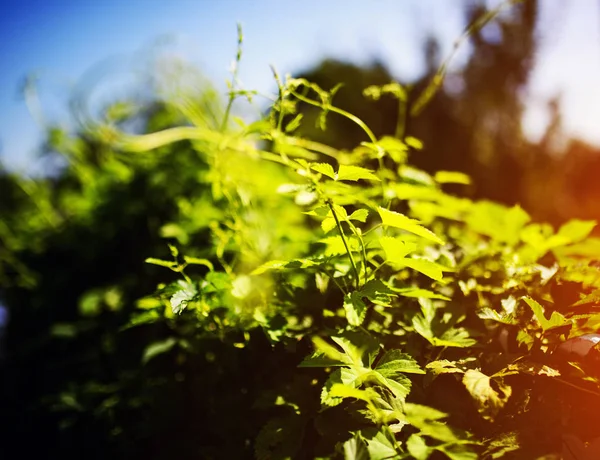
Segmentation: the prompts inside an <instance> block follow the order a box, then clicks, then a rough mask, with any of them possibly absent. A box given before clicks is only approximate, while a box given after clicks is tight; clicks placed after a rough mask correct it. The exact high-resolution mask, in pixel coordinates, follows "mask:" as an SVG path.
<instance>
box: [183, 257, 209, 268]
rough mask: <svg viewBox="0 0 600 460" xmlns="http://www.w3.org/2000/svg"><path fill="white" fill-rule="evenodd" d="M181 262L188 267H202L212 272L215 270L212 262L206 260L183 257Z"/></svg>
mask: <svg viewBox="0 0 600 460" xmlns="http://www.w3.org/2000/svg"><path fill="white" fill-rule="evenodd" d="M183 260H184V261H185V263H186V264H188V265H204V266H205V267H207V268H208V269H209V270H210V271H214V269H215V267H214V266H213V264H212V262H211V261H210V260H208V259H199V258H198V257H189V256H183Z"/></svg>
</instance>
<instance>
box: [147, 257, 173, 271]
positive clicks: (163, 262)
mask: <svg viewBox="0 0 600 460" xmlns="http://www.w3.org/2000/svg"><path fill="white" fill-rule="evenodd" d="M144 262H146V263H147V264H152V265H160V266H161V267H167V268H171V269H172V268H175V267H177V262H175V261H168V260H161V259H156V258H154V257H148V258H147V259H146V260H145V261H144Z"/></svg>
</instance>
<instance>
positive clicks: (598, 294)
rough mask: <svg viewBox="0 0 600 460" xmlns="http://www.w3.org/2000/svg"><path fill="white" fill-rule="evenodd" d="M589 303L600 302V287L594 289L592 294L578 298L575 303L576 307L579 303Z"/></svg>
mask: <svg viewBox="0 0 600 460" xmlns="http://www.w3.org/2000/svg"><path fill="white" fill-rule="evenodd" d="M588 303H600V289H596V290H595V291H592V292H591V293H590V294H588V295H586V296H585V297H584V298H583V299H581V300H578V301H577V302H575V303H574V304H573V306H574V307H576V306H579V305H585V304H588Z"/></svg>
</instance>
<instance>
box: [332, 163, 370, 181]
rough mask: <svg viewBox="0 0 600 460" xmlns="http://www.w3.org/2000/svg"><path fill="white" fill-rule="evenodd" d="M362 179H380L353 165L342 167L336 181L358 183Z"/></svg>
mask: <svg viewBox="0 0 600 460" xmlns="http://www.w3.org/2000/svg"><path fill="white" fill-rule="evenodd" d="M360 179H366V180H373V181H379V180H380V179H379V177H377V176H376V175H375V174H373V172H372V171H370V170H369V169H366V168H361V167H360V166H352V165H340V169H339V171H338V172H337V175H336V180H351V181H357V180H360Z"/></svg>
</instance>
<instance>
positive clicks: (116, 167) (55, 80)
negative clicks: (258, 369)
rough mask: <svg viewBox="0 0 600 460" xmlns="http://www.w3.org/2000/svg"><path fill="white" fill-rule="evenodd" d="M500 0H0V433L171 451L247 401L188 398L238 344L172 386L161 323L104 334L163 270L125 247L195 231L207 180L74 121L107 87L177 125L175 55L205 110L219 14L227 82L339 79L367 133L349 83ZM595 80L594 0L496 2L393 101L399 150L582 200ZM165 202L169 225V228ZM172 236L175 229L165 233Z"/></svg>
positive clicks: (581, 206) (556, 203) (434, 44)
mask: <svg viewBox="0 0 600 460" xmlns="http://www.w3.org/2000/svg"><path fill="white" fill-rule="evenodd" d="M499 3H500V2H498V1H475V0H450V1H448V0H380V1H370V2H366V1H355V0H345V1H341V0H340V1H337V0H332V1H314V0H306V1H303V2H282V1H272V0H263V1H247V0H219V1H217V0H198V1H184V0H173V1H170V2H164V1H158V0H143V1H142V0H136V1H129V2H118V1H114V0H108V1H102V2H100V1H67V0H64V1H58V0H51V1H41V0H40V1H33V0H30V1H20V2H17V1H13V0H5V1H3V2H2V14H1V15H0V26H1V27H0V34H1V35H0V58H1V60H0V141H1V154H0V160H1V169H0V305H3V307H2V309H0V325H1V327H2V329H1V330H2V331H3V339H2V340H3V342H2V385H3V388H2V389H3V392H2V395H3V396H2V397H3V401H2V407H3V410H2V412H1V414H0V417H2V418H3V419H4V420H3V423H2V425H3V426H4V427H9V428H8V429H6V428H5V429H3V430H2V433H1V434H0V436H2V437H3V438H4V440H3V441H2V443H0V452H1V451H2V449H5V450H6V452H9V450H10V451H11V452H13V451H14V450H13V449H16V450H19V451H20V452H22V453H23V454H41V453H46V458H58V455H63V456H69V455H71V454H73V455H74V457H73V458H106V455H117V454H115V453H116V452H118V453H119V454H118V455H122V456H123V457H125V456H134V457H135V458H138V456H139V457H140V458H141V457H142V456H146V457H147V458H167V457H168V458H172V457H171V456H173V457H174V456H175V455H177V456H178V457H179V458H188V456H189V455H190V452H194V449H197V448H198V446H204V448H206V445H214V446H215V449H217V448H218V446H223V445H226V444H227V443H230V444H231V445H236V442H238V441H239V443H240V445H241V444H243V443H244V442H245V439H242V438H240V439H239V440H238V439H236V438H235V436H233V435H231V434H229V435H228V437H227V439H226V440H225V439H221V440H219V439H220V437H222V436H224V434H223V433H222V430H221V431H219V427H221V428H222V427H225V426H227V427H229V429H231V426H230V425H227V423H230V422H231V421H230V420H226V419H225V418H223V420H219V419H218V416H217V415H215V417H217V419H215V420H211V423H213V424H214V431H213V432H211V431H210V430H208V431H206V430H204V434H203V435H202V436H200V437H198V436H199V435H198V433H199V431H202V430H200V429H199V428H198V427H199V426H201V425H202V424H205V422H206V420H205V419H203V418H201V417H200V415H199V414H202V413H203V411H204V413H211V414H219V413H221V412H222V411H224V407H223V406H224V405H225V406H226V409H228V410H230V411H235V404H242V405H243V404H250V403H249V402H248V401H242V400H241V401H227V402H223V401H217V402H215V401H210V402H207V401H206V400H204V399H202V398H199V397H198V395H199V394H207V393H210V392H211V391H212V390H211V389H214V388H215V387H216V386H218V385H220V382H219V377H218V376H219V375H222V374H223V373H225V372H227V373H229V374H230V373H231V372H234V373H235V372H237V373H238V374H239V376H240V378H242V376H243V375H244V373H245V372H246V371H247V370H246V369H245V368H244V359H245V358H244V356H243V355H240V356H238V355H236V356H232V358H231V361H230V362H228V364H227V366H229V368H227V369H225V368H223V369H220V370H219V372H220V373H219V372H216V371H215V372H214V373H212V374H211V375H212V377H210V378H206V379H205V380H203V383H201V384H200V383H198V382H196V383H195V385H196V386H193V385H192V384H191V383H190V384H189V386H188V387H186V388H185V389H182V388H181V382H182V381H183V380H185V379H182V377H181V375H187V374H186V372H197V369H195V370H194V369H192V367H191V366H192V365H191V364H190V367H188V368H186V369H184V368H182V366H183V364H182V363H181V362H178V361H176V360H175V361H173V360H171V361H159V362H153V363H152V365H149V366H142V367H140V359H141V358H142V357H144V356H146V354H145V353H146V352H147V346H148V344H152V343H163V345H164V340H166V339H165V337H168V336H169V331H167V330H166V329H165V328H164V327H163V329H161V326H160V325H159V326H152V327H148V328H143V329H141V330H140V329H136V330H135V331H134V332H130V333H129V332H128V333H124V334H123V333H121V332H120V331H121V329H122V327H123V324H125V322H126V321H127V320H128V319H127V318H128V317H129V316H128V315H129V312H130V311H131V309H132V308H134V307H133V306H132V305H134V304H135V300H136V299H139V298H141V297H143V296H146V295H148V294H149V293H151V292H152V290H153V289H154V288H155V287H156V285H157V284H158V282H159V281H160V280H161V277H162V276H163V273H162V272H160V271H159V270H158V269H156V267H148V266H145V265H144V264H143V263H141V261H143V260H144V258H145V257H147V256H149V255H155V256H156V255H160V254H161V253H165V251H166V245H165V238H166V239H169V238H171V239H172V240H173V239H174V240H176V241H177V242H179V243H181V244H188V245H190V246H193V245H195V246H196V247H200V248H201V247H202V244H203V241H204V240H203V238H207V236H206V234H205V233H203V231H204V230H206V225H207V224H206V221H207V219H209V218H214V217H215V216H217V217H218V212H219V210H218V209H214V208H211V207H210V205H209V204H207V203H205V202H202V203H201V205H202V206H204V208H202V212H201V213H199V212H196V211H194V210H193V209H192V208H193V206H192V204H194V203H195V204H194V205H197V204H198V203H197V202H193V197H199V196H200V197H202V196H204V195H203V194H206V193H207V191H206V190H205V189H204V188H203V187H204V186H203V185H202V184H198V183H197V181H196V178H195V176H194V175H193V174H191V173H190V171H194V170H198V169H202V168H203V167H205V165H204V164H202V162H201V161H200V160H199V159H198V158H197V157H196V156H194V155H190V154H189V152H188V151H187V150H186V149H185V146H181V145H177V146H175V147H173V149H174V150H173V152H171V155H170V156H161V157H159V158H157V159H154V160H144V161H138V162H134V163H133V164H131V163H127V164H125V165H124V164H123V162H122V161H121V159H120V158H119V156H118V155H117V154H115V155H113V153H111V152H106V151H105V149H104V147H103V146H102V145H101V143H98V141H97V139H95V138H94V137H93V136H90V134H89V132H87V131H86V129H87V127H86V117H87V116H98V114H106V113H107V111H109V110H108V108H110V107H112V110H113V112H111V113H112V115H110V116H113V117H116V118H118V117H119V116H121V115H119V111H118V109H119V106H115V105H114V103H116V102H119V101H124V100H125V101H128V102H132V103H133V105H134V106H135V110H136V118H135V119H134V120H132V121H131V124H130V126H129V129H131V130H132V131H149V130H156V129H159V128H161V127H166V126H172V125H173V124H177V123H178V122H179V120H178V119H177V117H176V116H175V115H174V114H173V113H172V111H170V110H169V107H168V104H165V95H164V93H160V91H158V89H160V90H161V91H167V93H168V90H165V88H166V87H168V85H167V86H165V82H167V83H168V82H169V78H170V77H169V75H172V73H173V72H175V73H178V74H180V73H186V72H187V74H188V75H193V78H190V83H189V86H190V87H191V88H193V89H194V91H196V95H197V102H198V104H199V106H201V107H203V110H205V112H204V113H205V114H207V115H206V117H207V119H208V118H210V116H209V115H210V114H211V113H213V114H214V112H215V111H218V110H219V108H218V106H219V96H218V95H219V94H222V95H224V94H225V92H226V85H225V81H226V79H227V78H229V76H230V70H231V62H232V61H233V60H234V58H235V54H236V23H238V22H239V23H241V24H242V26H243V31H244V45H243V57H242V62H241V68H240V73H239V79H240V81H241V83H242V84H243V86H244V87H245V88H247V89H251V90H258V91H260V92H262V93H265V94H274V93H275V92H276V85H275V83H274V80H273V74H272V71H271V68H270V65H274V66H275V67H276V68H277V70H278V71H279V72H280V73H281V74H286V73H291V74H292V75H294V76H304V77H306V78H308V79H310V80H312V81H315V82H316V83H318V84H319V85H321V86H322V87H324V88H326V89H330V88H332V87H333V86H334V85H335V84H336V83H338V82H343V83H344V86H343V88H342V89H341V90H340V91H339V92H338V94H337V95H336V98H335V100H334V101H335V103H336V104H337V105H338V106H340V107H342V108H344V109H346V110H348V111H350V112H352V113H355V114H357V115H359V116H360V117H361V118H362V119H363V120H364V121H365V122H366V123H367V124H368V125H369V126H371V128H372V129H373V130H374V132H375V133H376V134H377V135H378V136H380V135H384V134H393V132H394V129H395V127H396V119H395V117H396V115H397V105H396V103H395V102H394V101H392V100H386V99H385V98H382V99H381V100H380V101H378V102H377V103H366V102H365V99H364V97H363V96H362V91H363V89H364V88H366V87H367V86H369V85H372V84H385V83H389V82H390V81H393V80H396V81H399V82H400V83H402V84H403V85H406V86H407V88H409V90H410V91H409V98H410V97H412V96H416V95H417V94H419V93H420V91H421V90H422V89H423V88H424V87H425V85H426V84H427V83H428V82H429V80H430V79H431V77H432V76H433V75H434V74H435V72H436V71H437V69H438V67H439V65H440V64H441V63H442V62H443V61H444V59H445V58H446V57H447V56H448V55H450V53H451V52H452V50H453V47H454V43H455V41H456V40H457V39H458V38H459V37H460V36H461V33H462V32H463V30H464V29H465V27H466V25H467V24H469V23H470V22H471V21H472V20H473V19H474V18H476V17H478V16H479V15H481V14H482V13H483V12H485V11H486V10H490V9H493V8H495V7H496V6H498V5H499ZM599 81H600V2H598V1H595V0H578V1H576V2H574V1H567V0H544V1H541V0H528V1H525V2H524V3H523V4H521V5H519V6H518V7H512V8H507V9H506V10H504V11H503V13H501V14H500V16H499V17H498V18H497V19H496V20H495V21H493V22H492V23H490V24H488V25H487V26H486V27H484V28H483V29H482V30H481V31H479V32H477V33H475V34H473V35H472V36H470V37H469V38H468V39H467V40H466V41H465V42H464V43H463V44H462V46H461V47H460V48H459V50H458V52H457V53H456V55H455V56H454V58H453V60H452V61H451V62H450V66H449V71H448V75H447V78H446V80H445V83H444V85H443V87H442V88H441V89H440V91H439V93H438V94H437V95H436V96H435V98H434V99H433V100H432V101H431V103H430V104H429V106H428V107H427V108H426V109H425V110H424V111H423V112H422V113H421V114H420V115H419V116H418V117H414V118H409V120H408V122H407V126H406V133H407V134H410V135H413V136H415V137H417V138H419V139H422V140H423V142H424V144H425V148H424V150H423V151H421V152H420V153H419V154H418V155H415V156H414V157H413V158H411V161H412V162H413V163H414V164H415V165H417V166H419V167H421V168H423V169H425V170H427V171H435V170H440V169H446V170H459V171H464V172H466V173H468V174H469V175H470V176H471V177H472V178H473V183H472V185H471V186H469V187H468V188H466V189H465V188H463V189H461V193H463V194H467V195H468V196H470V197H472V198H481V199H493V200H497V201H500V202H502V203H506V204H511V205H512V204H516V203H518V204H520V205H521V206H523V208H525V209H526V210H527V211H528V212H529V213H530V214H531V215H532V216H533V217H534V218H535V219H537V220H541V221H546V222H550V223H551V224H553V225H555V226H556V225H559V224H561V223H563V222H565V221H566V220H568V219H570V218H580V219H598V218H600V181H598V180H597V176H598V174H599V173H600V90H598V88H597V84H598V83H597V82H599ZM171 95H172V94H171ZM215 107H216V108H215ZM266 107H267V104H266V102H264V101H263V100H261V99H260V98H257V99H256V102H255V103H254V104H252V105H250V104H247V103H239V104H237V105H236V106H235V107H234V111H235V113H236V115H238V116H240V117H242V118H243V119H246V120H252V119H256V118H257V117H258V116H260V114H261V113H263V111H264V110H265V109H266ZM305 116H306V119H308V120H310V117H311V116H314V113H311V112H310V111H307V112H306V113H305ZM208 122H209V121H207V123H208ZM310 126H312V125H311V123H307V124H306V125H305V126H304V127H303V128H302V131H301V133H300V134H301V135H303V136H305V137H309V138H313V139H316V140H320V141H323V142H326V143H329V144H331V145H334V146H336V147H338V148H341V149H351V148H353V147H354V146H355V145H357V144H358V143H359V142H361V141H362V140H363V139H362V137H361V133H360V132H359V131H357V130H356V129H355V128H354V127H353V126H352V125H351V124H348V123H346V121H345V120H343V119H342V120H338V119H335V118H332V119H331V120H330V122H329V128H328V130H327V131H326V132H321V131H319V130H317V129H312V128H310ZM174 159H176V160H174ZM186 199H187V200H188V201H187V205H186V202H185V200H186ZM190 203H192V204H190ZM186 206H188V207H186ZM194 213H195V214H194ZM211 213H212V214H211ZM200 214H201V215H200ZM203 219H204V220H203ZM166 222H178V225H180V227H181V226H184V227H185V225H187V226H188V227H186V232H184V233H185V234H177V233H176V232H175V230H173V229H174V228H175V227H170V230H171V233H169V230H168V229H167V230H165V227H164V224H165V223H166ZM203 229H204V230H203ZM174 232H175V233H174ZM188 234H195V235H196V237H195V239H194V240H192V241H188V240H186V241H183V240H185V238H186V237H185V235H188ZM160 340H163V342H160ZM167 343H168V342H167ZM212 346H215V347H218V346H219V345H218V344H213V345H212ZM167 348H168V345H167ZM124 350H126V351H124ZM163 351H164V350H163ZM167 351H168V350H167ZM221 351H222V350H221ZM223 366H225V367H226V365H225V364H224V365H223ZM184 367H185V366H184ZM263 377H264V376H263ZM263 377H260V378H263ZM260 378H259V377H257V379H258V380H257V382H255V383H256V385H257V386H259V385H260ZM264 378H266V377H264ZM188 380H189V379H188ZM188 380H186V381H188ZM148 382H150V384H148ZM198 385H200V386H198ZM198 388H200V389H198ZM203 392H204V393H203ZM174 394H176V395H177V397H173V395H174ZM240 398H242V397H241V396H240ZM242 399H243V398H242ZM4 408H6V409H4ZM244 423H246V424H252V422H251V421H240V422H239V424H240V425H243V424H244ZM247 428H248V427H247V426H245V428H244V429H245V430H246V431H244V429H241V428H240V430H239V431H240V433H242V432H243V433H246V432H247ZM240 436H241V435H240ZM107 440H110V441H107ZM32 441H34V442H32ZM211 443H212V444H211ZM204 452H205V453H206V450H204ZM232 452H234V453H231V455H232V456H231V457H229V458H237V457H235V455H236V453H235V452H237V451H232ZM81 455H86V457H82V456H81ZM2 458H12V457H2ZM129 458H131V457H129ZM215 458H216V457H215ZM222 458H227V457H222Z"/></svg>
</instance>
